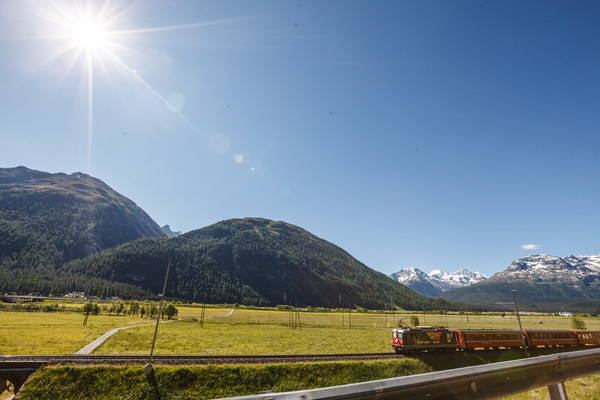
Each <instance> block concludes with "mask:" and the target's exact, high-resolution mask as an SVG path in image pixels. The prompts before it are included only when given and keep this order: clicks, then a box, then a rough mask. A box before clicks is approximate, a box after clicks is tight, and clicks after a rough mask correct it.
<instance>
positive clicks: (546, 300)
mask: <svg viewBox="0 0 600 400" xmlns="http://www.w3.org/2000/svg"><path fill="white" fill-rule="evenodd" d="M512 290H515V291H516V292H515V294H516V296H517V297H518V301H519V303H521V304H523V306H524V307H526V308H527V309H529V310H539V311H556V310H572V311H587V312H598V311H600V301H599V300H600V255H592V256H568V257H555V256H550V255H545V254H536V255H531V256H527V257H523V258H520V259H518V260H516V261H514V262H513V263H511V265H510V266H509V267H508V268H506V269H505V270H504V271H502V272H498V273H496V274H494V275H493V276H491V277H490V278H488V279H486V280H484V281H481V282H478V283H475V284H473V285H471V286H468V287H462V288H457V289H454V290H451V291H448V292H444V293H442V294H441V297H442V298H445V299H449V300H453V301H463V302H468V303H473V304H481V305H505V306H508V307H512V304H513V298H512V292H511V291H512Z"/></svg>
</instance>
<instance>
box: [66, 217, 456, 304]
mask: <svg viewBox="0 0 600 400" xmlns="http://www.w3.org/2000/svg"><path fill="white" fill-rule="evenodd" d="M169 258H171V260H172V265H171V274H170V276H169V284H168V289H167V294H168V296H172V297H178V298H183V299H187V300H193V301H206V302H209V303H224V302H227V303H243V304H255V305H277V304H287V303H289V302H291V303H292V304H294V305H295V304H298V305H299V306H309V305H310V306H323V307H338V306H342V307H348V306H351V307H364V308H380V309H381V308H390V307H392V306H397V307H402V308H406V309H457V308H458V307H460V306H458V305H456V304H453V303H450V302H447V301H445V300H441V299H435V300H434V299H430V298H428V297H425V296H422V295H419V294H417V293H415V292H413V291H412V290H410V289H408V288H406V287H405V286H403V285H401V284H399V283H398V282H394V281H393V280H392V279H390V278H389V277H387V276H385V275H384V274H382V273H379V272H376V271H374V270H372V269H370V268H368V267H367V266H365V265H364V264H362V263H360V262H359V261H357V260H356V259H354V258H353V257H352V256H351V255H350V254H348V253H347V252H345V251H344V250H343V249H341V248H339V247H337V246H335V245H333V244H331V243H329V242H327V241H325V240H323V239H320V238H318V237H316V236H314V235H312V234H311V233H309V232H307V231H305V230H304V229H302V228H299V227H297V226H294V225H290V224H287V223H285V222H276V221H270V220H266V219H259V218H245V219H233V220H227V221H222V222H219V223H216V224H214V225H211V226H209V227H206V228H203V229H199V230H196V231H192V232H189V233H186V234H184V235H181V236H178V237H175V238H171V239H162V240H160V239H142V240H136V241H134V242H130V243H127V244H124V245H121V246H118V247H116V248H112V249H108V250H105V251H102V252H100V253H98V254H94V255H92V256H91V257H88V258H86V259H81V260H77V261H74V262H72V263H70V264H69V265H67V266H66V268H67V269H68V270H69V271H70V272H72V273H76V274H84V275H87V276H94V277H97V278H101V279H114V280H119V281H121V282H127V283H132V284H135V285H138V286H140V287H142V288H149V289H150V290H151V291H153V292H155V293H157V292H159V291H160V289H161V287H162V282H163V279H164V274H165V271H166V267H167V262H168V259H169Z"/></svg>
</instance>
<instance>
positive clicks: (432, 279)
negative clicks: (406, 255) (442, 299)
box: [390, 267, 487, 297]
mask: <svg viewBox="0 0 600 400" xmlns="http://www.w3.org/2000/svg"><path fill="white" fill-rule="evenodd" d="M390 277H391V278H392V279H394V280H395V281H398V282H400V283H402V284H403V285H405V286H408V287H409V288H411V289H412V290H414V291H415V292H417V293H420V294H423V295H425V296H431V297H436V296H439V295H440V294H441V293H442V292H446V291H448V290H451V289H455V288H458V287H464V286H469V285H472V284H473V283H476V282H479V281H481V280H484V279H486V278H487V277H486V276H485V275H483V274H481V273H479V272H471V271H468V270H466V269H461V270H460V271H456V272H452V273H447V272H443V271H442V270H440V269H434V270H433V271H431V272H430V273H429V274H426V273H425V272H423V271H421V270H420V269H418V268H415V267H408V268H404V269H402V270H400V271H398V272H396V273H393V274H391V275H390Z"/></svg>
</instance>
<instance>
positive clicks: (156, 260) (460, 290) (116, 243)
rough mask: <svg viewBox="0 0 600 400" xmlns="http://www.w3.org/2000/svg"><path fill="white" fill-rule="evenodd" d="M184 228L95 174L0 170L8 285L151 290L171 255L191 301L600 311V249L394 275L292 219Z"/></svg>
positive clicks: (1, 262) (13, 288) (36, 289)
mask: <svg viewBox="0 0 600 400" xmlns="http://www.w3.org/2000/svg"><path fill="white" fill-rule="evenodd" d="M177 234H178V232H172V231H171V230H170V228H169V227H168V226H165V227H164V229H163V228H161V227H160V226H158V224H157V223H156V222H154V221H153V220H152V218H150V216H148V214H146V213H145V212H144V211H143V210H142V209H141V208H140V207H138V206H137V205H136V204H135V203H134V202H132V201H131V200H129V199H127V198H126V197H125V196H123V195H121V194H119V193H117V192H116V191H114V190H113V189H111V188H110V187H109V186H108V185H106V184H105V183H104V182H102V181H100V180H99V179H96V178H94V177H91V176H89V175H86V174H83V173H74V174H69V175H67V174H61V173H59V174H51V173H47V172H41V171H34V170H31V169H28V168H25V167H17V168H0V293H18V294H29V293H36V294H64V293H68V292H72V291H84V292H86V293H88V294H92V295H96V296H100V297H110V296H119V297H122V298H148V297H152V296H156V294H157V293H159V291H160V289H161V288H162V282H163V280H164V273H165V268H166V265H167V263H168V260H169V259H170V260H171V262H172V266H173V270H172V272H171V275H170V278H169V286H168V292H169V293H171V294H170V297H173V298H178V299H182V300H191V301H206V302H217V303H222V302H229V303H242V304H256V305H277V304H285V303H290V302H294V304H295V303H297V304H298V305H301V306H309V305H310V306H323V307H340V306H341V307H348V306H350V307H364V308H405V309H411V310H415V309H424V310H436V309H437V310H444V309H446V310H459V309H460V310H467V309H483V308H482V307H485V308H494V307H503V308H509V309H510V308H511V307H512V292H511V291H512V290H516V295H517V297H518V300H519V302H520V303H522V304H523V306H524V307H525V308H527V309H528V310H532V311H535V310H538V311H559V310H569V311H588V312H590V311H591V312H600V302H599V300H598V299H600V255H597V256H593V255H592V256H578V257H575V256H569V257H563V258H561V257H553V256H549V255H532V256H528V257H523V258H521V259H519V260H516V261H514V262H513V263H512V264H511V265H510V266H509V267H508V268H507V269H506V270H505V271H502V272H499V273H497V274H495V275H493V276H492V277H490V278H488V279H484V280H481V279H483V278H484V277H483V276H482V275H480V274H477V273H471V272H469V271H464V270H463V271H457V272H455V273H452V274H445V273H443V272H441V271H439V270H436V271H432V273H430V274H429V275H427V274H425V273H423V272H422V271H419V270H418V269H416V268H408V269H406V270H403V271H400V272H399V273H397V274H394V276H393V278H394V279H390V278H389V277H386V276H385V275H383V274H381V273H379V272H376V271H374V270H372V269H371V268H369V267H367V266H366V265H364V264H362V263H360V262H359V261H357V260H356V259H354V258H353V257H352V256H351V255H350V254H348V253H347V252H346V251H344V250H343V249H341V248H339V247H337V246H335V245H334V244H332V243H329V242H327V241H326V240H324V239H321V238H318V237H316V236H314V235H312V234H311V233H310V232H307V231H306V230H304V229H302V228H300V227H298V226H295V225H292V224H289V223H286V222H282V221H271V220H268V219H262V218H243V219H231V220H226V221H221V222H218V223H216V224H213V225H211V226H208V227H205V228H202V229H198V230H195V231H192V232H188V233H185V234H181V235H178V236H174V235H177ZM394 280H400V281H402V282H404V283H405V284H406V285H408V286H410V287H411V288H413V289H415V290H417V291H420V292H421V293H426V294H428V295H430V296H439V297H438V298H436V299H431V298H428V297H425V296H423V295H421V294H417V293H415V292H414V291H413V290H410V289H409V288H407V287H406V286H404V285H402V284H400V283H399V282H397V281H396V282H395V281H394ZM478 280H479V281H478ZM474 281H478V282H476V283H472V282H474ZM471 283H472V284H471ZM466 284H469V286H463V285H466ZM457 286H463V287H457ZM459 303H460V304H459ZM464 303H468V304H476V305H478V306H466V305H464ZM479 305H480V306H479Z"/></svg>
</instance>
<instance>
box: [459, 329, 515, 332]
mask: <svg viewBox="0 0 600 400" xmlns="http://www.w3.org/2000/svg"><path fill="white" fill-rule="evenodd" d="M457 331H458V332H462V333H521V331H520V330H518V329H517V330H515V329H457Z"/></svg>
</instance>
